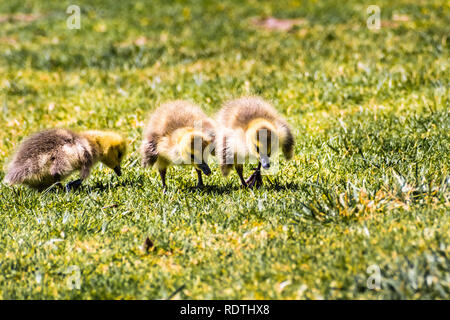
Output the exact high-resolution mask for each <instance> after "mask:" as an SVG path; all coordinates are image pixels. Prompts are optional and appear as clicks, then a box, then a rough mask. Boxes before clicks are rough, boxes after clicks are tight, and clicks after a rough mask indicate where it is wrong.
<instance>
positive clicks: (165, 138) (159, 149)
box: [141, 100, 214, 190]
mask: <svg viewBox="0 0 450 320" xmlns="http://www.w3.org/2000/svg"><path fill="white" fill-rule="evenodd" d="M213 140H214V123H213V121H212V120H211V119H209V118H208V117H207V116H206V115H205V114H204V113H203V111H202V110H201V109H200V108H199V107H197V106H196V105H193V104H191V103H189V102H187V101H183V100H176V101H171V102H167V103H165V104H163V105H161V106H160V107H159V108H157V109H156V110H155V111H154V112H153V113H152V114H151V116H150V120H149V122H148V124H147V127H146V129H145V131H144V137H143V143H142V147H141V154H142V165H143V166H144V167H148V166H153V165H154V164H156V167H157V169H158V171H159V174H160V176H161V180H162V186H163V188H164V190H166V172H167V168H168V167H169V166H171V165H173V164H176V165H193V166H194V168H195V170H196V172H197V176H198V185H197V187H203V179H202V172H203V173H204V174H206V175H207V176H208V175H210V174H211V169H210V168H209V166H208V155H209V152H210V146H212V142H213Z"/></svg>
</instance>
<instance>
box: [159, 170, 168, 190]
mask: <svg viewBox="0 0 450 320" xmlns="http://www.w3.org/2000/svg"><path fill="white" fill-rule="evenodd" d="M166 172H167V169H159V175H160V177H161V181H162V187H163V190H164V193H165V192H166V190H167V186H166Z"/></svg>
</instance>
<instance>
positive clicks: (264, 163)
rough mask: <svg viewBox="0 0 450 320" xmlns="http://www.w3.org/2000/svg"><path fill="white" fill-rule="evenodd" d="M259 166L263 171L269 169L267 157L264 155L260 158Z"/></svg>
mask: <svg viewBox="0 0 450 320" xmlns="http://www.w3.org/2000/svg"><path fill="white" fill-rule="evenodd" d="M260 161H261V166H262V167H263V169H269V168H270V160H269V157H268V156H266V155H262V156H260Z"/></svg>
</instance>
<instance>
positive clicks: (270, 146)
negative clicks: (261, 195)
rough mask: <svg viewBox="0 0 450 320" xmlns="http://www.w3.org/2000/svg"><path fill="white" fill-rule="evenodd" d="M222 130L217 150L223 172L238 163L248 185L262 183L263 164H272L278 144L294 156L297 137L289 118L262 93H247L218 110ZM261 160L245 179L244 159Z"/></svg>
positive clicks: (226, 173)
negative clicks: (290, 126)
mask: <svg viewBox="0 0 450 320" xmlns="http://www.w3.org/2000/svg"><path fill="white" fill-rule="evenodd" d="M218 122H219V125H220V127H221V128H220V130H218V133H217V137H216V147H217V150H216V154H217V155H218V161H219V166H220V168H221V171H222V174H223V175H224V176H227V175H228V174H229V172H230V170H231V169H232V168H233V167H234V168H235V169H236V172H237V174H238V176H239V179H240V180H241V184H242V186H244V187H249V188H253V187H254V186H255V185H256V187H260V186H261V185H262V177H261V166H262V168H263V169H268V168H269V167H270V157H271V155H273V154H274V153H275V152H276V151H277V149H278V146H279V145H280V146H281V149H282V151H283V154H284V156H285V157H286V158H287V159H290V158H291V157H292V154H293V149H294V137H293V135H292V132H291V129H290V128H289V126H288V124H287V123H286V121H285V120H284V119H283V118H282V117H281V116H280V115H279V114H278V113H277V111H276V110H275V108H274V107H272V106H271V105H270V104H269V103H268V102H266V101H264V100H263V99H262V98H259V97H244V98H240V99H236V100H233V101H230V102H228V103H226V104H225V105H224V106H223V107H222V109H221V110H220V111H219V113H218ZM249 159H250V160H257V161H258V167H257V169H256V170H255V172H254V173H253V174H252V175H251V176H250V177H249V179H247V180H245V179H244V177H243V163H244V162H245V161H247V160H249Z"/></svg>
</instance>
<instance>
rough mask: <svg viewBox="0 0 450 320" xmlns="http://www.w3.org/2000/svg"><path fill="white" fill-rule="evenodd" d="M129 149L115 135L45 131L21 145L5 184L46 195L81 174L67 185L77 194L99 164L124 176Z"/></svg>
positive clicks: (106, 132) (8, 171)
mask: <svg viewBox="0 0 450 320" xmlns="http://www.w3.org/2000/svg"><path fill="white" fill-rule="evenodd" d="M126 149H127V145H126V141H125V139H123V138H122V137H121V136H120V135H119V134H117V133H114V132H109V131H95V130H92V131H84V132H80V133H76V132H73V131H71V130H67V129H49V130H44V131H41V132H38V133H35V134H33V135H31V136H30V137H28V138H27V139H25V140H24V141H23V142H22V143H21V145H20V146H19V148H18V150H17V152H16V153H15V155H14V156H13V159H12V161H11V163H10V164H9V165H8V168H7V170H6V171H7V173H6V176H5V178H4V182H5V183H6V184H8V185H15V184H23V185H27V186H29V187H31V188H33V189H36V190H39V191H42V190H45V189H47V188H49V187H50V186H52V185H53V184H58V185H61V181H63V180H64V179H65V178H67V177H68V176H69V175H70V174H72V173H73V172H74V171H77V170H79V171H80V178H79V179H77V180H75V181H72V182H70V183H68V184H67V185H66V190H67V191H70V190H75V189H77V188H78V187H80V186H81V184H82V182H83V180H85V179H87V178H88V176H89V174H90V172H91V168H92V166H93V165H94V164H96V163H97V162H98V161H101V162H102V163H104V164H105V165H107V166H108V167H110V168H112V169H113V170H114V172H115V173H116V174H117V175H118V176H120V175H121V169H120V163H121V162H122V159H123V157H124V156H125V153H126Z"/></svg>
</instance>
